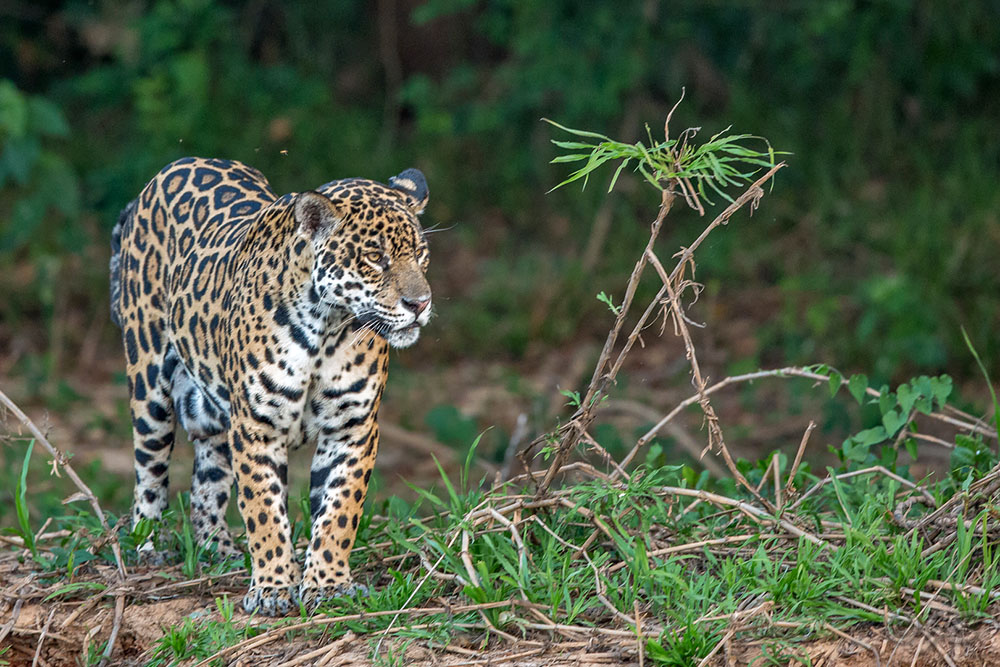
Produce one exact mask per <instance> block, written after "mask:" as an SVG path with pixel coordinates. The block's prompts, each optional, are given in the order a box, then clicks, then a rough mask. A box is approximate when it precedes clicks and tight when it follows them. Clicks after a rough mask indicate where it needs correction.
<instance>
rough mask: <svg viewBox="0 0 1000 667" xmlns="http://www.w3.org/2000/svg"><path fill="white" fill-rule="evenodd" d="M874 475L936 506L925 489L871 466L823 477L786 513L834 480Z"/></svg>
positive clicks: (880, 467) (886, 470)
mask: <svg viewBox="0 0 1000 667" xmlns="http://www.w3.org/2000/svg"><path fill="white" fill-rule="evenodd" d="M874 473H880V474H882V475H885V476H886V477H888V478H889V479H892V480H894V481H896V482H898V483H899V484H901V485H903V486H905V487H907V488H909V489H913V490H914V491H917V492H918V493H920V494H921V495H922V496H923V497H924V500H926V501H927V502H928V503H930V504H931V505H932V506H933V505H935V504H936V501H935V500H934V496H932V495H931V494H930V493H929V492H928V491H927V489H925V488H924V487H922V486H918V485H917V484H914V483H913V482H911V481H910V480H908V479H905V478H903V477H900V476H899V475H897V474H896V473H894V472H892V471H891V470H888V469H887V468H885V467H883V466H872V467H870V468H863V469H861V470H853V471H851V472H844V473H840V474H839V475H834V476H832V477H831V476H829V475H828V476H826V477H824V478H823V479H821V480H820V481H818V482H817V483H816V484H814V485H813V486H811V487H809V490H808V491H806V492H805V493H804V494H802V496H801V497H800V498H799V499H798V500H796V501H795V502H794V503H792V504H791V505H790V506H789V507H788V511H790V512H791V511H794V510H795V508H796V507H798V506H799V505H801V504H802V502H803V501H804V500H806V498H808V497H810V496H811V495H813V494H814V493H816V492H817V491H819V490H820V489H822V488H823V487H824V486H826V485H827V484H829V483H831V482H832V481H833V480H834V479H837V480H841V479H850V478H851V477H858V476H860V475H871V474H874Z"/></svg>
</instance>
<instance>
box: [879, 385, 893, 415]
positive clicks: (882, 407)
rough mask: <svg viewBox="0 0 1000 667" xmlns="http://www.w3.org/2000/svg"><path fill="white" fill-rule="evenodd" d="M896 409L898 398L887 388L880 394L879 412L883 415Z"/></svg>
mask: <svg viewBox="0 0 1000 667" xmlns="http://www.w3.org/2000/svg"><path fill="white" fill-rule="evenodd" d="M894 407H896V396H895V395H894V394H893V393H892V392H891V391H889V388H888V387H886V388H885V389H883V390H882V391H881V392H879V397H878V410H879V412H881V413H882V414H885V413H887V412H889V411H890V410H892V409H893V408H894Z"/></svg>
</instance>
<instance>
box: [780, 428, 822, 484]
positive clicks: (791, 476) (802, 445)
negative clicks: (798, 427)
mask: <svg viewBox="0 0 1000 667" xmlns="http://www.w3.org/2000/svg"><path fill="white" fill-rule="evenodd" d="M814 430H816V422H814V421H810V422H809V426H807V427H806V431H805V433H803V434H802V440H801V441H799V448H798V450H797V451H796V452H795V460H794V461H793V462H792V467H791V469H790V470H789V471H788V481H787V482H785V495H786V496H788V498H789V500H790V499H791V497H792V494H793V493H794V492H795V486H794V484H793V483H794V481H795V473H797V472H798V471H799V466H800V465H801V464H802V455H803V454H804V453H805V451H806V444H808V442H809V436H810V435H812V432H813V431H814Z"/></svg>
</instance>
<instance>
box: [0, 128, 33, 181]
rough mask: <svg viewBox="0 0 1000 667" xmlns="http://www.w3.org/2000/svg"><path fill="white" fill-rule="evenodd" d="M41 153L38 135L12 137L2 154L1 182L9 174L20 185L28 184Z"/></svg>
mask: <svg viewBox="0 0 1000 667" xmlns="http://www.w3.org/2000/svg"><path fill="white" fill-rule="evenodd" d="M41 153H42V145H41V144H40V143H39V141H38V137H33V136H30V135H29V136H23V137H10V138H9V139H8V140H7V143H6V145H5V146H4V148H3V153H2V154H0V183H2V182H3V181H5V180H6V179H7V177H8V176H9V177H11V178H13V179H14V182H15V183H17V184H18V185H21V186H24V185H27V184H28V180H29V179H30V178H31V170H32V169H34V167H35V164H36V163H37V162H38V157H39V156H40V155H41Z"/></svg>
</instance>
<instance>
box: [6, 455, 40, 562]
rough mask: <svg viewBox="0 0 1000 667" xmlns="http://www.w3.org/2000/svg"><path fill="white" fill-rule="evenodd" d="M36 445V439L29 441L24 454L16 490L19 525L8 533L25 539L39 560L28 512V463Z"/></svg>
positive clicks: (25, 542) (15, 502)
mask: <svg viewBox="0 0 1000 667" xmlns="http://www.w3.org/2000/svg"><path fill="white" fill-rule="evenodd" d="M34 447H35V441H34V440H32V441H31V442H29V443H28V450H27V451H26V452H25V454H24V462H23V463H22V464H21V474H20V476H19V477H18V478H17V488H16V489H15V490H14V509H15V512H16V514H17V527H16V528H11V529H8V531H7V532H8V533H9V534H12V535H18V536H20V538H21V539H22V540H23V541H24V547H25V548H26V549H28V550H29V551H30V552H31V555H32V557H33V558H34V559H35V560H38V549H37V548H36V547H35V533H34V532H33V531H32V530H31V521H30V518H29V513H28V464H29V463H31V450H32V449H34Z"/></svg>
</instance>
